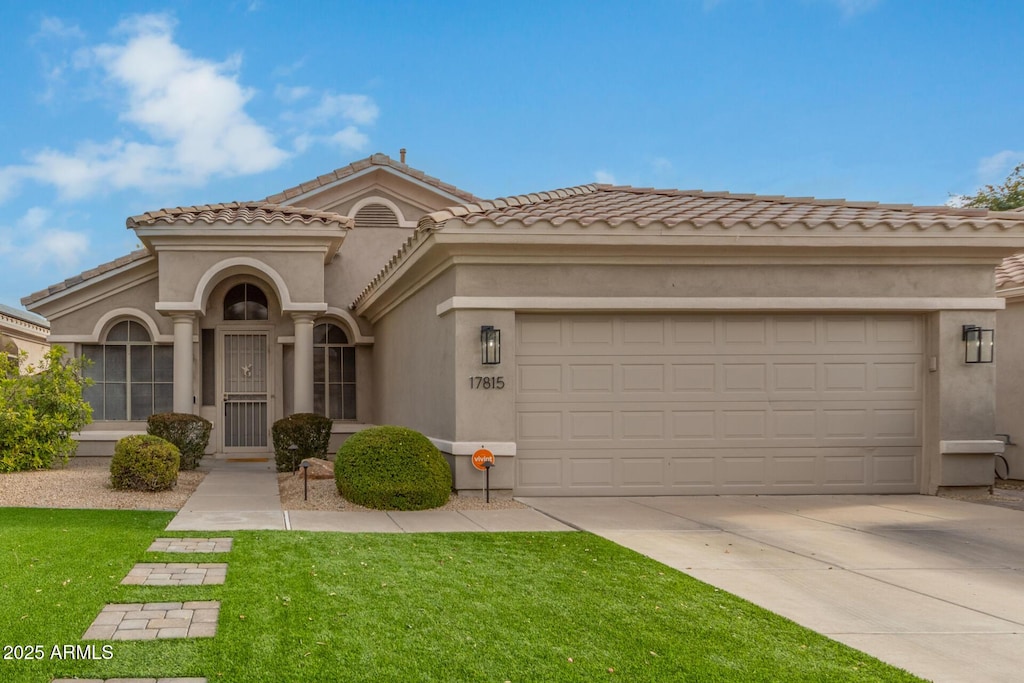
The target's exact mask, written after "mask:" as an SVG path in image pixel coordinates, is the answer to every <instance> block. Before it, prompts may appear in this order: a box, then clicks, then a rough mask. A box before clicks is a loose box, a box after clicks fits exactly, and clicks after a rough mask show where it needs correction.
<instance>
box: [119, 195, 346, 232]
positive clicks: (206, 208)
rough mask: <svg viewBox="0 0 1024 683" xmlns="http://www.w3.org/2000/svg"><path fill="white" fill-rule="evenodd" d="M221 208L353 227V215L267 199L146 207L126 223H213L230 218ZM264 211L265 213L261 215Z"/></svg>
mask: <svg viewBox="0 0 1024 683" xmlns="http://www.w3.org/2000/svg"><path fill="white" fill-rule="evenodd" d="M219 212H227V213H231V212H240V213H254V214H256V215H249V216H245V217H242V218H241V220H242V221H243V222H246V223H251V222H254V221H256V220H262V221H264V222H269V221H270V220H272V218H273V214H275V213H277V214H281V215H282V216H285V217H297V218H300V219H302V220H304V221H306V222H309V221H313V220H318V221H322V222H325V223H326V222H334V223H340V224H342V225H345V226H348V227H352V219H351V218H349V217H347V216H342V215H341V214H338V213H335V212H333V211H320V210H319V209H308V208H304V207H301V206H289V205H281V204H274V203H273V202H267V201H264V200H251V201H235V202H220V203H216V204H203V205H200V206H176V207H173V208H164V209H156V210H154V211H147V212H146V213H143V214H140V215H138V216H129V217H128V218H127V219H126V220H125V225H126V226H127V227H129V228H137V227H141V226H144V225H154V224H156V223H158V222H164V223H171V222H174V221H175V220H178V219H180V220H184V221H186V222H188V223H192V222H195V221H202V222H204V223H210V224H212V223H215V222H218V221H226V220H229V218H228V216H226V215H224V216H220V215H217V214H218V213H219ZM261 213H262V215H259V214H261ZM231 220H238V218H237V217H235V218H231Z"/></svg>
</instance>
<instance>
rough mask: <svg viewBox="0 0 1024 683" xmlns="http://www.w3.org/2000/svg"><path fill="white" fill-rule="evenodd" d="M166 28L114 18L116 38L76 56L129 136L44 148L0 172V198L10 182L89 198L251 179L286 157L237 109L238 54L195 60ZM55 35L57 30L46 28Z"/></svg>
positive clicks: (161, 23)
mask: <svg viewBox="0 0 1024 683" xmlns="http://www.w3.org/2000/svg"><path fill="white" fill-rule="evenodd" d="M173 28H174V22H173V20H172V19H170V18H169V17H168V16H166V15H161V14H147V15H140V16H135V17H132V18H130V19H128V20H125V21H124V22H122V23H121V24H120V25H119V26H118V27H117V30H116V33H117V34H118V35H122V36H125V39H124V41H123V42H119V43H113V44H104V45H100V46H98V47H94V48H91V49H88V50H84V51H82V52H81V53H79V55H78V56H77V59H76V65H77V66H78V67H79V68H83V69H90V68H91V69H99V70H100V71H101V72H102V74H103V76H104V77H105V79H106V80H107V81H108V82H109V83H111V84H112V85H114V86H115V87H116V89H117V91H118V93H119V94H120V95H121V96H122V98H123V99H122V104H123V109H122V111H121V113H120V119H121V120H122V121H124V122H126V123H128V124H131V129H130V130H129V131H128V132H129V134H131V133H133V132H134V133H137V135H136V136H132V137H137V139H113V140H109V141H107V142H93V141H86V142H83V143H80V144H79V145H78V146H76V148H75V149H74V150H73V151H72V152H67V151H62V150H54V149H44V150H41V151H38V152H35V153H34V154H31V155H30V156H29V159H28V164H27V165H23V166H12V167H7V168H2V169H0V200H2V199H3V198H4V195H5V194H6V195H8V196H10V195H11V194H12V193H13V188H16V186H17V181H18V180H19V179H32V180H35V181H36V182H39V183H43V184H51V185H54V186H55V187H56V188H57V189H58V191H59V192H60V194H61V196H62V197H64V198H79V197H84V196H87V195H89V194H91V193H93V192H98V191H104V190H110V189H125V188H140V189H143V188H144V189H154V188H160V187H165V186H174V185H178V186H181V185H200V184H202V183H203V182H205V181H206V180H207V179H208V178H210V177H211V176H236V175H244V174H250V173H259V172H262V171H266V170H269V169H272V168H275V167H277V166H278V165H280V164H281V163H282V162H283V161H284V160H285V159H286V158H287V157H288V156H289V155H288V153H287V152H285V151H284V150H282V149H280V148H279V147H277V145H276V144H275V142H274V137H273V135H272V134H271V133H270V131H268V130H267V129H266V128H264V127H263V126H261V125H259V124H258V123H256V122H255V121H254V120H253V119H252V118H251V117H250V116H249V115H248V114H247V113H246V111H245V107H246V105H247V103H248V102H249V101H250V100H251V99H252V97H253V95H254V94H255V93H254V91H252V90H251V89H248V88H245V87H243V86H242V85H241V84H240V82H239V78H238V75H237V69H238V67H239V65H240V58H239V57H237V56H235V57H233V58H231V59H228V60H227V61H225V62H222V63H216V62H212V61H209V60H206V59H201V58H196V57H194V56H192V55H191V54H189V53H188V52H186V51H185V50H183V49H182V48H181V47H180V46H179V45H178V44H177V43H175V42H174V38H173ZM52 30H56V28H52Z"/></svg>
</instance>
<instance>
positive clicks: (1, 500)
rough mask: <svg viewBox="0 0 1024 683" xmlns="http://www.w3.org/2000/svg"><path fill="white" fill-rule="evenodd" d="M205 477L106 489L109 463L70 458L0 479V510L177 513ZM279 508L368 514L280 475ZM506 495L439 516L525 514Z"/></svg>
mask: <svg viewBox="0 0 1024 683" xmlns="http://www.w3.org/2000/svg"><path fill="white" fill-rule="evenodd" d="M205 476H206V472H205V471H204V469H199V470H193V471H189V472H179V473H178V485H177V486H176V487H175V488H174V489H173V490H171V491H160V492H154V493H147V492H142V491H115V490H114V489H112V488H110V458H74V459H72V460H71V461H70V462H69V463H68V464H67V466H65V467H64V468H62V469H61V468H58V469H52V470H42V471H38V472H11V473H8V474H0V507H38V508H98V509H106V510H180V509H181V507H182V506H183V505H184V504H185V501H186V500H188V497H189V496H191V495H192V493H193V492H194V491H195V490H196V487H197V486H199V483H200V482H201V481H202V480H203V478H204V477H205ZM277 480H278V487H279V490H280V492H281V507H283V508H284V509H285V510H344V511H370V510H369V508H364V507H362V506H361V505H355V504H353V503H350V502H348V501H347V500H345V499H344V498H342V497H341V495H339V494H338V487H337V485H336V484H335V483H334V479H310V480H309V500H303V490H302V475H301V474H295V475H292V474H278V475H277ZM525 507H527V506H526V505H523V504H522V503H519V502H516V501H514V500H512V498H511V496H510V495H509V494H508V493H507V492H505V493H501V494H498V493H492V495H491V502H490V503H486V502H484V499H483V497H482V496H479V495H471V494H470V495H461V496H459V495H455V494H452V496H451V498H449V499H448V502H447V503H446V504H445V505H443V506H442V507H440V508H436V509H438V510H508V509H515V508H525Z"/></svg>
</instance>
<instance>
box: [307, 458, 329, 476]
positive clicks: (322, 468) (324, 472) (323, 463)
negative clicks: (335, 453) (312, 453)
mask: <svg viewBox="0 0 1024 683" xmlns="http://www.w3.org/2000/svg"><path fill="white" fill-rule="evenodd" d="M302 462H308V463H309V472H307V476H308V477H309V478H310V479H334V463H333V462H331V461H330V460H323V459H321V458H306V459H305V460H303V461H302ZM299 474H300V475H301V474H302V468H301V467H300V468H299Z"/></svg>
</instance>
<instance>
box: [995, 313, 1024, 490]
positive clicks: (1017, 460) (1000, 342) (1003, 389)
mask: <svg viewBox="0 0 1024 683" xmlns="http://www.w3.org/2000/svg"><path fill="white" fill-rule="evenodd" d="M1021 378H1024V299H1008V300H1007V302H1006V310H1004V311H1000V312H999V313H997V314H996V428H995V431H996V432H997V433H1002V434H1009V435H1010V437H1011V439H1012V440H1013V442H1014V444H1015V445H1008V446H1007V447H1006V453H1005V456H1006V460H1007V463H1008V464H1009V466H1010V476H1011V477H1012V478H1014V479H1024V382H1022V381H1021Z"/></svg>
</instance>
